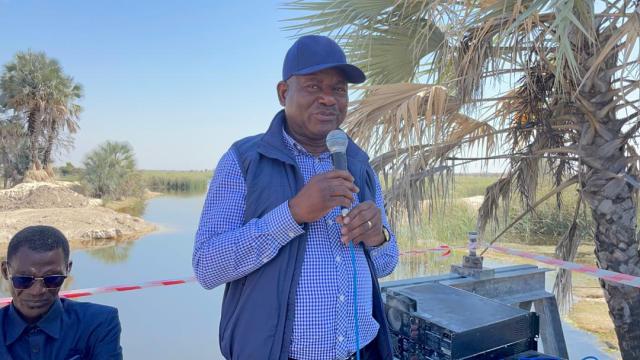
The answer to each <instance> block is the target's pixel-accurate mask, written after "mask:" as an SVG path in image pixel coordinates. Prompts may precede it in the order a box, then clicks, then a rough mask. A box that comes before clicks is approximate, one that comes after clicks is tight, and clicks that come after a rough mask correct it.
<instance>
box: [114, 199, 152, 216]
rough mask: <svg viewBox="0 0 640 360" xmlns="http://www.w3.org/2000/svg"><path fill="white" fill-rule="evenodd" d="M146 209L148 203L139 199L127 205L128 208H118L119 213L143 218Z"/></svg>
mask: <svg viewBox="0 0 640 360" xmlns="http://www.w3.org/2000/svg"><path fill="white" fill-rule="evenodd" d="M146 209H147V201H146V200H144V199H137V200H135V201H132V202H131V203H127V206H123V207H120V208H118V210H117V211H118V212H122V213H125V214H129V215H131V216H137V217H141V216H142V215H144V212H145V210H146Z"/></svg>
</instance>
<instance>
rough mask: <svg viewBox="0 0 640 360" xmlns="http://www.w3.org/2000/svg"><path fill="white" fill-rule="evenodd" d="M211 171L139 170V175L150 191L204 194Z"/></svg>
mask: <svg viewBox="0 0 640 360" xmlns="http://www.w3.org/2000/svg"><path fill="white" fill-rule="evenodd" d="M211 174H212V172H211V170H202V171H167V170H141V171H140V175H141V177H142V181H143V182H144V184H145V185H146V187H147V188H148V189H149V190H151V191H158V192H165V193H199V192H205V191H206V190H207V186H208V185H209V180H210V179H211Z"/></svg>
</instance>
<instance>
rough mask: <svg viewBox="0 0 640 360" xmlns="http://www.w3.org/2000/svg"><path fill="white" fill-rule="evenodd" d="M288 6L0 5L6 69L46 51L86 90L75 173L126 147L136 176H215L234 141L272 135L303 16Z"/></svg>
mask: <svg viewBox="0 0 640 360" xmlns="http://www.w3.org/2000/svg"><path fill="white" fill-rule="evenodd" d="M281 7H282V1H272V0H251V1H220V0H184V1H178V0H162V1H159V0H156V1H151V0H135V1H131V0H127V1H124V0H112V1H87V0H56V1H45V0H0V24H2V30H1V34H2V35H0V39H1V41H0V64H2V65H4V64H6V63H7V62H9V61H10V60H11V59H12V57H13V56H14V54H15V53H16V52H18V51H26V50H28V49H31V50H33V51H44V52H45V53H46V54H47V55H48V56H49V57H52V58H55V59H57V60H58V61H59V62H60V64H61V65H62V67H63V69H64V72H65V73H66V74H68V75H70V76H72V77H73V78H74V79H75V81H77V82H79V83H80V84H82V85H83V87H84V98H83V99H81V100H80V104H81V105H82V106H83V108H84V111H83V113H82V114H81V117H80V126H81V129H80V131H79V133H78V134H76V136H75V149H73V150H72V151H70V152H68V153H66V154H60V155H58V159H57V161H56V164H57V165H60V164H64V163H66V162H67V161H70V162H72V163H73V164H74V165H80V164H81V163H82V160H83V159H84V157H85V156H86V154H87V153H88V152H89V151H91V150H92V149H94V148H95V147H96V146H98V145H99V144H100V143H102V142H104V141H106V140H112V141H127V142H129V143H130V144H131V145H132V146H133V148H134V151H135V153H136V158H137V161H138V167H139V168H141V169H165V170H201V169H213V168H215V165H216V164H217V162H218V159H219V158H220V157H221V156H222V154H223V153H224V152H225V151H226V150H227V148H228V147H229V146H230V145H231V144H232V143H233V142H234V141H235V140H237V139H240V138H242V137H244V136H248V135H253V134H257V133H260V132H263V131H265V130H266V128H267V126H268V124H269V122H270V120H271V119H272V117H273V115H274V114H275V113H276V112H277V111H278V110H279V109H280V105H279V104H278V101H277V97H276V90H275V88H276V84H277V82H278V81H279V79H280V77H281V71H282V60H283V59H284V55H285V53H286V51H287V49H288V48H289V46H291V44H292V43H293V41H294V39H293V38H292V37H293V36H295V33H293V32H290V31H285V30H283V27H284V26H285V25H286V24H285V23H284V22H283V21H282V20H284V19H287V18H291V17H294V16H299V15H301V14H300V13H298V12H289V11H286V10H283V9H281Z"/></svg>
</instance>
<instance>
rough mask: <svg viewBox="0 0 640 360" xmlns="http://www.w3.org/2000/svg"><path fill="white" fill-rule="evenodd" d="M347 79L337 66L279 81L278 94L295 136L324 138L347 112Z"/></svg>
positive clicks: (304, 138)
mask: <svg viewBox="0 0 640 360" xmlns="http://www.w3.org/2000/svg"><path fill="white" fill-rule="evenodd" d="M347 90H348V86H347V81H346V80H345V78H344V75H343V74H342V72H340V71H339V70H337V69H326V70H322V71H318V72H316V73H313V74H310V75H298V76H293V77H291V78H290V79H289V80H287V81H286V82H280V83H279V84H278V97H279V99H280V104H281V105H282V106H284V108H285V113H286V115H287V125H288V126H289V131H291V132H292V135H294V138H296V139H297V140H298V139H302V140H303V141H304V140H310V141H316V142H318V141H324V140H325V138H326V137H327V134H328V133H329V132H330V131H331V130H335V129H337V128H338V126H340V124H342V122H343V121H344V118H345V117H346V115H347V106H348V104H349V95H348V93H347Z"/></svg>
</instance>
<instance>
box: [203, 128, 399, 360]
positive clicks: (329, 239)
mask: <svg viewBox="0 0 640 360" xmlns="http://www.w3.org/2000/svg"><path fill="white" fill-rule="evenodd" d="M282 133H283V141H284V142H285V144H286V145H287V148H288V149H289V151H291V152H292V154H294V155H295V159H296V161H297V163H298V166H299V168H300V170H301V172H302V175H303V176H304V180H305V183H308V182H309V180H310V179H311V177H313V176H314V175H317V174H321V173H324V172H327V171H330V170H333V164H332V162H331V155H330V153H328V152H326V153H323V154H321V155H319V156H317V157H315V156H313V155H311V154H310V153H309V152H307V151H306V150H305V149H304V148H303V147H302V146H301V145H299V144H298V143H296V142H295V140H293V139H292V138H291V137H290V136H289V135H288V134H287V133H286V132H285V131H284V130H283V132H282ZM246 192H247V190H246V187H245V182H244V179H243V177H242V172H241V170H240V167H239V165H238V161H237V159H236V156H235V154H234V152H233V151H228V152H227V153H225V154H224V155H223V157H222V158H221V159H220V162H219V164H218V166H217V168H216V170H215V175H214V177H213V179H212V182H211V184H210V186H209V191H208V193H207V198H206V200H205V203H204V208H203V210H202V215H201V218H200V225H199V227H198V231H197V233H196V240H195V246H194V253H193V268H194V271H195V274H196V277H197V278H198V281H199V282H200V283H201V284H202V286H204V287H205V288H209V289H211V288H214V287H216V286H218V285H221V284H224V283H226V282H229V281H233V280H236V279H239V278H241V277H244V276H246V275H247V274H249V273H251V272H252V271H254V270H256V269H258V268H259V267H260V266H262V264H264V263H265V262H266V261H268V260H270V259H271V258H273V257H274V256H275V255H276V254H277V253H278V250H279V249H280V247H282V246H283V245H285V244H286V243H287V242H288V241H290V240H291V239H293V238H294V237H296V236H298V235H300V234H302V232H303V230H302V227H301V226H299V225H298V224H297V223H296V222H295V220H294V219H293V217H292V215H291V212H290V211H289V205H288V202H284V203H283V204H281V205H280V206H278V207H276V208H275V209H273V210H271V211H270V212H269V213H267V214H266V215H264V216H263V217H262V218H259V219H252V220H250V221H249V222H248V223H246V224H244V225H243V222H244V211H245V199H246ZM354 197H355V199H356V200H355V202H354V204H353V206H355V205H357V204H358V200H357V199H358V198H357V196H354ZM376 205H377V206H378V208H380V209H382V221H383V225H384V226H385V227H386V228H387V229H389V225H388V223H387V218H386V215H385V212H384V205H383V198H382V189H381V187H380V184H379V182H378V181H377V179H376ZM339 212H340V210H339V208H335V209H333V210H332V211H330V212H329V213H328V214H327V215H326V216H324V217H323V218H321V219H319V220H317V221H315V222H313V223H311V224H309V230H308V232H309V233H308V240H307V247H306V252H305V255H304V261H303V264H302V272H301V274H300V280H299V283H298V288H297V292H296V301H295V304H296V307H295V318H294V324H293V334H292V338H291V347H290V351H289V356H290V357H292V358H294V359H298V360H312V359H313V360H316V359H343V358H345V357H347V356H348V355H350V354H351V353H353V352H354V351H355V350H356V341H355V332H354V329H355V327H354V314H353V289H352V282H353V279H352V276H353V269H352V265H351V260H350V259H351V257H350V256H351V255H350V252H349V247H348V246H345V245H344V244H343V243H342V242H341V241H340V225H339V224H337V223H336V222H335V218H336V217H337V216H338V215H339ZM390 233H391V232H390ZM391 234H392V233H391ZM371 256H372V260H373V263H374V267H375V271H376V275H377V276H378V277H383V276H386V275H388V274H390V273H391V272H392V271H393V269H394V268H395V266H396V263H397V261H398V248H397V244H396V239H395V236H394V235H393V234H392V235H391V239H389V242H388V243H386V244H384V245H383V246H381V247H380V248H377V249H373V250H372V251H371ZM356 269H357V270H356V271H357V279H358V280H357V282H358V324H359V326H360V346H361V347H364V345H366V344H367V343H369V342H370V341H371V340H373V339H374V338H375V336H376V334H377V332H378V328H379V325H378V323H377V322H376V321H375V319H374V318H373V316H372V296H371V294H372V283H371V275H370V272H369V266H368V265H367V260H366V258H365V256H364V252H363V250H362V247H359V246H358V247H356Z"/></svg>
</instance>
